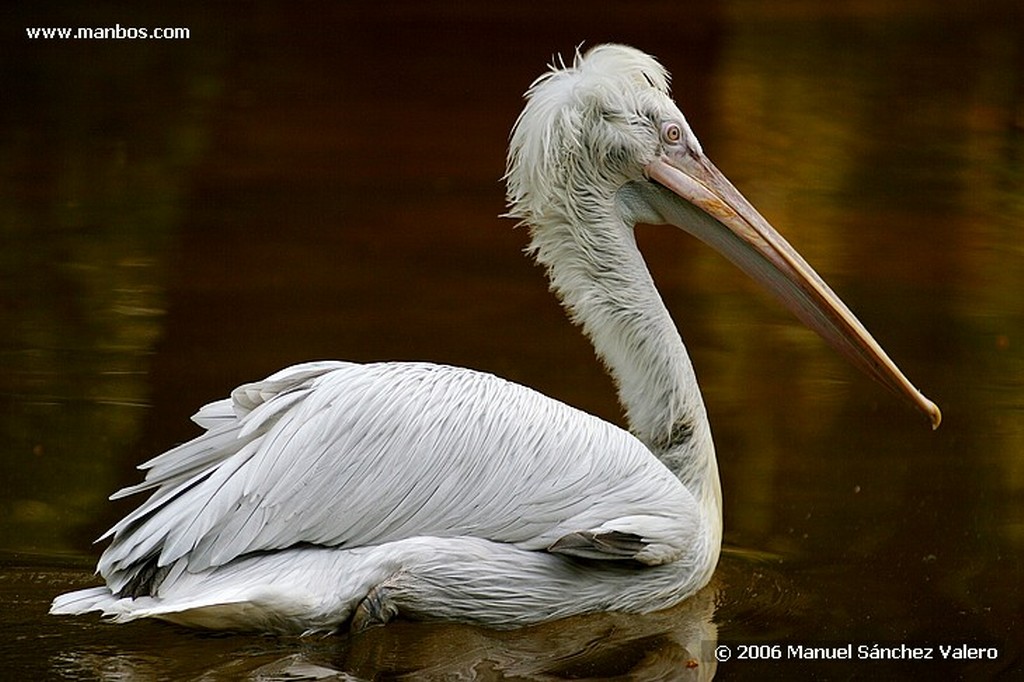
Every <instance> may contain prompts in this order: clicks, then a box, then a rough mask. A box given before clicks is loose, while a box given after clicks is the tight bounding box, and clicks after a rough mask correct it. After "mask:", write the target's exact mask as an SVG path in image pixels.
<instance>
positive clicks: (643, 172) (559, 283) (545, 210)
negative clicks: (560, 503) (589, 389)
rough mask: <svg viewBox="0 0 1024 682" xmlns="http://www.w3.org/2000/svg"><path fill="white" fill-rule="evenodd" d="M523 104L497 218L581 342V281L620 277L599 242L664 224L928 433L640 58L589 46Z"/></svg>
mask: <svg viewBox="0 0 1024 682" xmlns="http://www.w3.org/2000/svg"><path fill="white" fill-rule="evenodd" d="M526 98H527V103H526V105H525V107H524V109H523V111H522V113H521V114H520V116H519V118H518V120H517V121H516V124H515V127H514V128H513V132H512V137H511V143H510V146H509V154H508V166H507V172H506V182H507V188H508V191H507V199H508V204H509V213H508V215H509V216H510V217H514V218H518V219H520V220H521V221H522V222H523V223H525V224H527V225H528V226H529V227H530V230H531V235H532V245H531V248H532V251H533V252H534V254H535V256H536V257H537V259H538V260H539V261H540V262H541V263H543V264H545V265H547V266H548V269H549V272H550V274H551V277H552V286H553V288H554V289H555V290H556V292H558V293H559V295H560V296H561V297H562V299H563V301H565V302H566V305H567V307H568V308H569V310H570V312H571V313H572V314H573V317H574V319H576V321H578V322H581V323H582V324H583V326H584V329H585V330H587V331H588V334H591V336H593V330H594V329H596V328H597V325H588V319H587V318H588V314H587V313H586V312H585V311H584V310H583V307H584V306H585V305H586V299H587V298H588V295H584V294H581V293H580V292H579V289H580V287H581V286H582V284H581V282H584V281H586V280H590V279H594V278H595V277H600V276H603V275H602V271H619V270H621V263H604V264H603V263H602V262H601V258H602V257H605V256H609V255H611V254H613V253H614V250H609V249H606V248H604V247H605V245H607V244H608V243H609V240H614V239H619V238H620V236H621V235H619V236H616V234H617V233H620V232H621V231H622V229H623V227H628V228H632V227H633V225H635V224H636V223H639V222H643V223H650V224H671V225H674V226H676V227H678V228H680V229H682V230H684V231H686V232H689V233H690V234H692V235H694V236H696V237H697V238H699V239H700V240H702V241H704V242H705V243H707V244H709V245H711V246H712V247H714V248H715V249H717V250H718V251H719V252H721V253H722V254H723V255H724V256H725V257H726V258H728V259H729V260H731V261H732V262H733V263H734V264H736V265H737V266H738V267H740V268H741V269H742V270H743V271H745V272H746V273H747V274H749V275H750V276H752V277H753V278H754V279H755V280H757V281H759V282H760V283H761V284H763V285H764V286H765V287H766V288H767V289H768V290H769V291H771V292H772V293H773V294H774V295H775V296H776V297H777V298H778V299H779V300H780V301H781V302H782V303H783V304H784V305H785V306H786V307H787V308H788V309H789V310H791V311H792V312H793V313H794V314H795V315H796V316H797V317H798V318H799V319H801V320H802V321H803V322H804V323H805V324H807V325H808V326H809V327H810V328H812V329H814V330H815V331H816V332H817V333H818V334H820V335H821V336H822V337H823V338H824V339H825V340H826V341H827V342H828V343H829V344H830V345H832V346H833V347H834V348H835V349H836V350H837V351H839V352H840V353H841V354H842V355H844V356H845V357H847V359H849V360H850V361H851V362H852V363H853V364H854V365H855V366H856V367H858V368H859V369H861V370H863V371H864V372H866V373H867V374H868V375H870V376H871V377H873V378H875V379H876V380H878V381H879V382H881V383H882V384H883V385H884V386H886V387H888V388H890V389H891V390H893V391H895V392H896V393H897V394H899V395H900V396H902V397H904V398H906V399H907V400H909V401H910V402H911V403H912V404H913V405H914V406H915V407H916V408H917V409H919V410H920V411H922V412H923V413H924V414H925V415H926V416H927V417H928V419H929V420H930V422H931V424H932V427H933V428H936V427H938V425H939V422H940V421H941V413H940V411H939V408H938V407H937V406H936V405H935V404H934V403H933V402H932V401H930V400H928V399H927V398H926V397H925V396H924V395H922V394H921V393H920V391H918V390H917V389H916V388H915V387H914V386H913V385H912V384H911V383H910V381H909V380H908V379H907V378H906V377H905V376H904V375H903V373H902V372H901V371H900V370H899V368H898V367H897V366H896V365H895V363H893V361H892V360H891V359H890V358H889V357H888V355H886V353H885V351H883V350H882V348H881V347H880V346H879V344H878V343H877V342H876V341H875V340H874V339H873V338H872V337H871V335H870V334H869V333H868V332H867V330H866V329H865V328H864V326H863V325H862V324H861V323H860V322H859V321H858V320H857V318H856V317H855V316H854V315H853V313H852V312H850V310H849V308H847V307H846V305H845V304H844V303H843V302H842V301H841V300H840V299H839V297H838V296H837V295H836V294H835V293H834V292H833V291H832V290H831V289H830V288H829V286H828V285H827V284H826V283H825V282H824V281H823V280H822V279H821V277H819V276H818V274H817V273H815V271H814V270H813V269H812V268H811V267H810V265H808V264H807V262H806V261H805V260H804V259H803V258H802V257H801V256H800V255H799V254H798V253H797V252H796V251H795V250H794V249H793V247H791V246H790V245H789V243H788V242H787V241H786V240H785V239H784V238H783V237H782V236H781V235H780V234H779V233H778V232H777V231H776V230H775V229H774V228H773V227H772V226H771V225H770V224H769V223H768V221H767V220H765V219H764V218H763V217H762V216H761V215H760V213H758V212H757V210H756V209H754V207H753V206H752V205H751V204H750V202H748V201H747V200H746V199H745V198H744V197H743V195H742V194H740V192H739V191H738V190H737V189H736V188H735V187H733V185H732V184H731V183H730V182H729V181H728V180H727V179H726V178H725V176H724V175H722V173H721V172H720V171H719V170H718V169H717V168H715V166H714V164H712V163H711V161H710V160H709V159H708V158H707V156H705V154H704V151H703V149H702V148H701V145H700V143H699V142H698V140H697V138H696V136H695V135H694V134H693V131H692V130H691V128H690V126H689V124H688V123H687V121H686V118H685V117H684V116H683V114H682V112H681V111H680V110H679V108H678V107H677V106H676V104H675V103H674V102H673V101H672V99H671V97H670V94H669V76H668V74H667V72H666V71H665V69H664V68H663V67H662V66H661V65H660V64H659V63H658V62H657V61H656V60H655V59H654V58H653V57H651V56H649V55H647V54H645V53H643V52H641V51H639V50H637V49H634V48H631V47H627V46H624V45H600V46H597V47H594V48H592V49H591V50H589V51H588V52H587V53H586V54H579V53H577V54H576V58H575V60H574V62H573V64H572V65H571V66H567V65H565V64H564V63H560V64H558V65H552V66H551V69H550V70H549V71H548V72H547V73H545V74H544V75H542V76H541V77H540V78H538V79H537V80H536V81H534V83H533V84H532V85H531V86H530V88H529V90H528V91H527V93H526ZM567 254H574V255H567ZM568 261H574V265H572V266H568V267H567V266H565V265H564V264H565V263H566V262H568ZM606 266H610V267H606ZM610 282H612V280H607V281H606V283H605V285H604V286H605V288H608V284H609V283H610ZM588 327H589V329H588ZM595 343H596V345H598V346H599V347H598V352H599V353H601V354H602V356H603V357H605V359H606V361H607V360H608V357H607V356H608V354H609V353H608V352H602V350H601V348H600V343H599V342H598V341H597V340H595ZM610 364H614V363H610ZM613 369H614V368H613ZM620 380H621V377H620ZM627 402H628V401H627Z"/></svg>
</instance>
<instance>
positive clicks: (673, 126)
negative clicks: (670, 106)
mask: <svg viewBox="0 0 1024 682" xmlns="http://www.w3.org/2000/svg"><path fill="white" fill-rule="evenodd" d="M661 139H662V140H664V141H665V142H667V143H669V144H678V143H679V142H681V141H682V139H683V129H682V128H681V127H680V126H679V124H678V123H666V124H665V125H663V126H662V127H661Z"/></svg>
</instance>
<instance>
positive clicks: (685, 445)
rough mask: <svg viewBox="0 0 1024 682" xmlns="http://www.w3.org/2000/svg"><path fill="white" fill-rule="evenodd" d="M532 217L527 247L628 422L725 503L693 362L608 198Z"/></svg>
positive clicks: (717, 506)
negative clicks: (567, 213)
mask: <svg viewBox="0 0 1024 682" xmlns="http://www.w3.org/2000/svg"><path fill="white" fill-rule="evenodd" d="M598 203H606V205H604V206H590V207H589V208H588V209H587V210H586V211H585V213H586V214H585V215H577V216H573V217H562V216H560V217H554V216H551V215H549V216H546V218H547V219H545V220H537V217H536V216H535V217H534V221H532V222H533V225H531V235H532V241H531V251H532V252H533V254H534V255H535V257H536V259H537V261H538V262H539V263H542V264H543V265H544V266H546V267H547V270H548V275H549V277H550V280H551V288H552V290H553V291H554V292H555V293H556V294H557V295H558V297H559V299H560V300H561V301H562V303H563V305H564V306H565V308H566V309H567V311H568V313H569V315H570V317H571V318H572V319H573V321H574V322H576V323H577V324H579V325H581V326H582V328H583V331H584V333H585V334H586V335H587V336H588V337H589V338H590V340H591V342H592V343H593V345H594V349H595V350H596V351H597V355H598V356H599V357H600V358H601V359H602V360H603V361H604V363H605V365H606V366H607V367H608V370H609V372H610V373H611V375H612V377H613V378H614V380H615V384H616V387H617V388H618V393H619V401H620V403H621V404H622V406H623V408H624V409H625V411H626V417H627V419H628V422H629V429H630V431H631V432H632V433H633V434H634V435H635V436H637V438H639V439H640V440H641V441H642V442H644V443H645V444H646V445H647V446H648V447H649V448H650V449H651V451H652V452H653V453H654V454H655V455H656V456H657V457H658V458H659V459H660V460H661V461H662V462H664V463H665V465H666V466H668V468H669V469H670V470H671V471H672V472H673V473H674V474H675V475H676V476H677V477H678V478H679V479H680V480H681V481H682V482H683V483H684V484H685V485H686V486H687V488H688V489H689V490H690V491H691V492H692V493H694V495H696V496H697V497H698V499H700V500H701V501H702V502H703V503H705V504H706V505H709V506H711V507H712V509H709V510H708V511H709V512H712V513H715V514H720V513H721V511H720V510H721V502H720V498H721V491H720V485H719V479H718V468H717V463H716V461H715V451H714V444H713V443H712V440H711V429H710V426H709V424H708V419H707V413H706V411H705V408H704V401H703V399H702V398H701V395H700V389H699V387H698V385H697V378H696V376H695V374H694V371H693V365H692V364H691V363H690V358H689V356H688V355H687V353H686V348H685V347H684V346H683V341H682V339H681V338H680V336H679V332H678V331H677V330H676V327H675V324H674V323H673V322H672V319H671V317H670V316H669V313H668V310H667V309H666V308H665V305H664V303H663V302H662V300H661V296H660V295H659V294H658V291H657V289H656V288H655V286H654V282H653V280H652V279H651V275H650V272H649V271H648V269H647V265H646V263H645V262H644V260H643V257H642V255H641V254H640V251H639V249H638V248H637V246H636V239H635V235H634V231H633V225H632V224H630V223H629V222H628V221H627V220H626V219H625V218H623V217H622V212H621V210H620V207H618V206H616V203H615V200H614V199H608V200H607V202H598Z"/></svg>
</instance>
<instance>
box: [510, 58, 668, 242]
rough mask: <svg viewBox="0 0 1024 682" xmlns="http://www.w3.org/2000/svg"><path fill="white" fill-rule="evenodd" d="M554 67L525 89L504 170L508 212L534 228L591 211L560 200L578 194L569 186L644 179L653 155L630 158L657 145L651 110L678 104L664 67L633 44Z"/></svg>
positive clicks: (606, 185) (644, 152)
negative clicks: (554, 217) (553, 216)
mask: <svg viewBox="0 0 1024 682" xmlns="http://www.w3.org/2000/svg"><path fill="white" fill-rule="evenodd" d="M549 69H550V70H549V71H548V72H547V73H545V74H543V75H541V76H540V77H539V78H537V80H535V81H534V82H533V84H532V85H531V86H530V88H529V90H528V91H527V93H526V98H527V103H526V106H525V107H524V108H523V111H522V113H520V115H519V118H518V119H517V120H516V123H515V127H514V128H513V131H512V138H511V142H510V144H509V152H508V165H507V171H506V175H505V178H506V181H507V184H508V193H507V199H508V204H509V211H508V216H509V217H513V218H519V219H521V220H522V221H523V222H524V223H528V224H530V225H536V224H537V223H538V222H544V220H545V219H546V218H547V216H548V214H549V213H550V212H553V211H554V212H558V211H560V210H568V211H573V210H574V209H583V208H585V207H578V206H561V205H559V204H561V203H562V202H561V201H560V200H561V199H565V198H571V196H577V193H574V192H567V191H566V190H567V188H569V187H572V188H573V189H577V188H590V187H593V186H594V183H595V182H596V183H597V184H598V185H600V186H602V187H609V188H613V187H617V186H618V185H621V184H622V182H623V181H624V180H626V179H638V178H639V177H640V175H641V170H640V169H641V167H642V163H643V162H644V161H645V160H648V159H644V158H631V157H632V156H634V155H648V156H649V155H650V154H651V153H652V152H653V151H654V149H655V148H656V145H655V141H656V140H657V128H656V121H654V120H652V118H651V112H652V111H653V110H657V109H659V108H663V107H665V106H666V105H671V100H670V99H669V96H668V94H669V75H668V73H667V72H666V71H665V69H664V67H662V66H661V64H659V63H658V62H657V60H655V59H654V58H653V57H651V56H650V55H647V54H644V53H643V52H641V51H639V50H637V49H635V48H632V47H628V46H625V45H614V44H612V45H599V46H597V47H595V48H593V49H591V50H589V51H588V52H587V53H586V54H585V55H584V54H580V52H579V51H577V53H576V57H575V59H574V60H573V63H572V66H566V65H565V64H564V62H562V61H561V60H560V61H559V63H558V64H556V63H552V64H551V65H550V67H549ZM638 129H646V131H647V133H648V134H647V135H646V136H645V138H646V139H643V140H642V141H643V142H649V144H644V145H638V144H637V140H636V139H635V137H634V134H635V133H636V131H637V130H638ZM631 133H632V134H631ZM616 154H617V155H618V156H619V158H618V159H617V158H615V155H616ZM628 161H633V162H634V163H627V162H628ZM637 162H639V163H637ZM584 198H585V195H584Z"/></svg>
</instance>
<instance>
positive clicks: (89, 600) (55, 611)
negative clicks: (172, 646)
mask: <svg viewBox="0 0 1024 682" xmlns="http://www.w3.org/2000/svg"><path fill="white" fill-rule="evenodd" d="M115 601H117V597H115V596H114V595H113V594H111V592H110V590H109V589H108V588H107V587H106V586H105V585H103V586H100V587H89V588H87V589H84V590H77V591H75V592H67V593H66V594H62V595H60V596H58V597H55V598H54V600H53V603H52V604H50V614H51V615H55V616H77V615H79V614H82V613H89V612H90V611H107V610H108V609H109V608H110V606H111V605H112V604H113V603H114V602H115Z"/></svg>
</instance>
